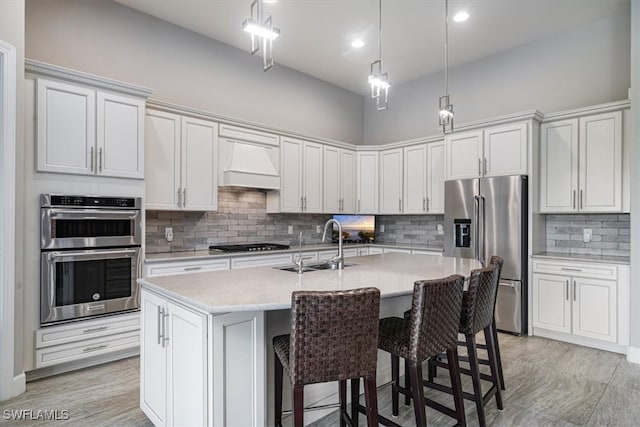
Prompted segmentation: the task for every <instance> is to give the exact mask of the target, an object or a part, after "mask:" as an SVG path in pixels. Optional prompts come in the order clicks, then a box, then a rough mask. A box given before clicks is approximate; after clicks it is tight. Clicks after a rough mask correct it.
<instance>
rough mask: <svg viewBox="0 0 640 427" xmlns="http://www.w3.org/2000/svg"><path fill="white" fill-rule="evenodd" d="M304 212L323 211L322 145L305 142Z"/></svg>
mask: <svg viewBox="0 0 640 427" xmlns="http://www.w3.org/2000/svg"><path fill="white" fill-rule="evenodd" d="M303 155H304V157H303V169H302V172H303V183H304V191H303V196H304V212H313V213H320V212H322V199H323V197H322V194H323V193H322V145H320V144H315V143H313V142H305V143H304V153H303Z"/></svg>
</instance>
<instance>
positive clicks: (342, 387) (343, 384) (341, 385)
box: [338, 380, 347, 427]
mask: <svg viewBox="0 0 640 427" xmlns="http://www.w3.org/2000/svg"><path fill="white" fill-rule="evenodd" d="M338 389H339V392H338V395H339V396H340V427H347V423H346V422H345V421H344V414H345V413H346V412H347V380H341V381H338Z"/></svg>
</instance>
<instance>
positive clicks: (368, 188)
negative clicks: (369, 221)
mask: <svg viewBox="0 0 640 427" xmlns="http://www.w3.org/2000/svg"><path fill="white" fill-rule="evenodd" d="M357 158H358V189H357V194H358V206H357V211H358V213H366V214H376V213H378V153H377V152H358V154H357Z"/></svg>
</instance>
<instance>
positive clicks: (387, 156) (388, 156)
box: [380, 148, 403, 214]
mask: <svg viewBox="0 0 640 427" xmlns="http://www.w3.org/2000/svg"><path fill="white" fill-rule="evenodd" d="M402 174H403V172H402V148H397V149H393V150H385V151H381V152H380V213H382V214H397V213H402V196H403V194H402V181H403V179H402Z"/></svg>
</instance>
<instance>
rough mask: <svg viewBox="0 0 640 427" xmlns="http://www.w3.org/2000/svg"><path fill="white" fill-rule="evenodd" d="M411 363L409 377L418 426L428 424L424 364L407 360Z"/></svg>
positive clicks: (421, 426) (423, 426) (424, 426)
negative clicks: (423, 374) (425, 404)
mask: <svg viewBox="0 0 640 427" xmlns="http://www.w3.org/2000/svg"><path fill="white" fill-rule="evenodd" d="M405 363H408V364H409V377H410V379H411V395H412V398H413V410H414V412H415V415H416V427H426V426H427V414H426V410H425V407H424V386H423V385H422V366H421V365H420V364H419V363H416V362H413V361H408V360H405Z"/></svg>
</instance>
